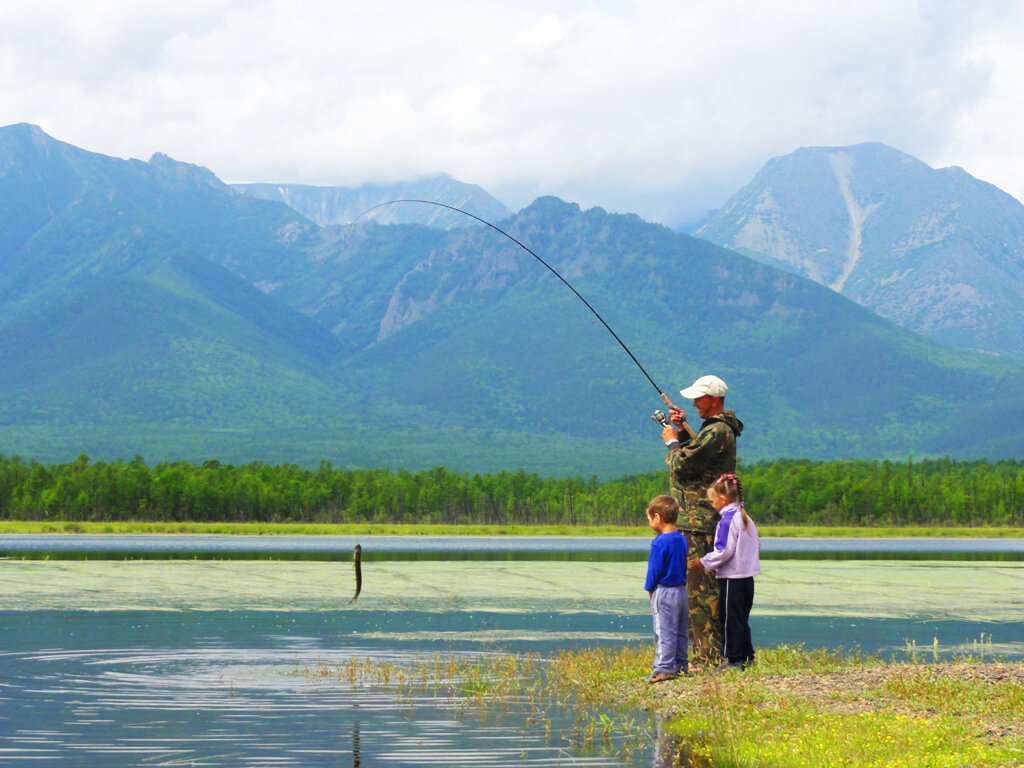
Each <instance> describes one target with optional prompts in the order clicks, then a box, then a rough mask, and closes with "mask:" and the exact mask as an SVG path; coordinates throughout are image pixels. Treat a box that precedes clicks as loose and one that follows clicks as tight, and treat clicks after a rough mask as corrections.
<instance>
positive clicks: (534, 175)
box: [0, 0, 1024, 223]
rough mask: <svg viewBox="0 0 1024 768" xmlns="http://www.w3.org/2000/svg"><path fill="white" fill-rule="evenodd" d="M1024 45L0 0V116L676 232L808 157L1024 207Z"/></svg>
mask: <svg viewBox="0 0 1024 768" xmlns="http://www.w3.org/2000/svg"><path fill="white" fill-rule="evenodd" d="M1022 42H1024V21H1022V19H1021V17H1020V14H1019V13H1018V12H1017V11H1016V10H1015V6H1014V5H1012V4H1009V3H1002V2H989V3H976V4H965V3H957V2H947V3H937V2H926V1H925V0H917V1H912V0H895V1H894V0H886V1H885V2H882V1H881V0H879V1H873V0H868V1H867V2H861V3H855V4H840V3H838V2H836V3H822V2H820V1H819V2H805V1H803V0H780V2H776V3H771V4H767V3H755V2H738V1H736V0H731V1H730V0H724V1H723V0H719V1H718V2H711V1H710V0H699V1H698V2H686V3H679V2H678V1H675V2H664V1H662V0H649V1H643V2H634V3H631V4H626V3H612V2H607V3H602V2H568V1H565V2H553V3H552V2H546V3H538V2H521V3H515V4H512V3H476V4H467V3H461V2H452V1H451V0H440V1H439V2H435V3H432V4H429V5H427V4H422V3H413V2H384V3H376V4H369V3H353V2H343V3H337V4H325V3H319V2H313V1H312V0H290V1H288V2H286V1H285V0H261V1H257V2H240V1H239V0H220V1H219V2H210V0H204V2H201V3H200V2H196V1H194V0H189V1H188V2H176V3H174V4H173V5H172V4H171V3H149V4H147V3H140V2H137V0H136V1H134V2H127V1H121V0H116V1H115V0H106V1H105V2H99V3H90V4H86V5H83V4H80V3H78V4H76V3H71V2H63V1H59V0H49V1H48V2H42V3H33V4H28V3H20V4H17V5H15V4H13V2H11V0H0V124H6V123H12V122H21V121H28V122H35V123H38V124H40V125H41V126H42V127H43V128H44V129H45V130H47V131H48V132H50V133H51V134H53V135H54V136H56V137H57V138H60V139H63V140H65V141H69V142H71V143H74V144H77V145H79V146H83V147H85V148H87V149H92V150H96V151H100V152H105V153H107V154H113V155H118V156H135V157H148V156H149V154H151V153H152V152H154V151H163V152H167V153H168V154H170V155H172V156H174V157H177V158H179V159H182V160H187V161H190V162H196V163H200V164H203V165H206V166H208V167H210V168H211V169H212V170H213V171H214V172H216V173H217V174H218V175H219V176H221V177H222V178H224V179H225V180H228V181H290V182H301V183H319V184H333V183H337V184H358V183H362V182H365V181H385V180H395V179H400V178H406V177H410V176H414V175H419V174H423V173H430V172H434V171H440V170H443V171H447V172H449V173H451V174H452V175H454V176H456V177H457V178H460V179H463V180H465V181H472V182H475V183H479V184H481V185H483V186H484V187H485V188H487V189H489V190H490V191H492V192H494V193H495V194H497V195H498V196H499V197H502V198H503V199H505V201H506V202H507V203H509V204H510V205H513V206H519V205H523V204H526V203H527V202H529V200H530V199H532V197H533V196H535V195H539V194H556V195H559V196H562V197H565V198H567V199H571V200H576V201H579V202H581V203H582V204H585V205H603V206H605V207H607V208H609V209H612V210H619V211H626V210H632V211H637V212H639V213H641V214H642V215H645V216H647V217H649V218H656V219H660V220H663V221H666V222H668V223H676V222H677V221H680V220H683V219H685V218H687V217H688V216H692V215H695V214H696V213H699V212H700V211H702V210H704V209H706V208H710V207H714V206H716V205H718V204H720V203H721V202H722V201H723V200H724V198H725V197H726V196H727V195H728V194H729V193H731V192H733V191H735V189H736V188H738V187H739V186H740V185H742V184H744V183H745V182H746V181H748V180H749V178H750V177H751V176H752V175H753V173H754V172H755V171H756V170H757V169H758V168H759V167H760V166H761V165H762V164H763V163H764V162H765V161H766V160H767V159H768V158H769V157H770V156H773V155H778V154H784V153H787V152H790V151H792V150H793V149H795V148H796V147H798V146H804V145H811V144H831V145H839V144H848V143H855V142H860V141H869V140H876V141H883V142H885V143H888V144H891V145H893V146H895V147H897V148H898V149H901V150H903V151H906V152H909V153H911V154H914V155H916V156H918V157H920V158H921V159H923V160H925V161H926V162H931V163H936V162H940V161H941V163H942V164H949V163H955V164H959V165H962V166H964V167H965V168H967V170H969V171H971V172H972V173H974V174H975V175H978V176H980V177H981V178H985V179H986V180H989V181H992V182H993V183H996V184H999V185H1000V186H1003V187H1004V188H1007V189H1010V191H1013V192H1015V193H1016V194H1020V191H1021V190H1020V186H1021V184H1020V183H1019V182H1017V181H1016V180H1015V179H1021V178H1024V176H1022V175H1021V173H1020V171H1021V170H1022V169H1021V167H1020V165H1019V164H1018V161H1017V160H1016V156H1017V155H1016V153H1015V152H1014V149H1015V148H1014V147H1013V146H1012V142H1013V137H1012V136H1011V135H1010V134H1009V132H1008V131H1006V130H1005V126H1010V125H1014V124H1016V123H1017V122H1018V120H1017V119H1016V118H1018V116H1019V113H1020V111H1021V109H1024V108H1022V107H1021V106H1020V105H1021V104H1024V101H1022V99H1021V98H1020V96H1021V95H1024V94H1021V92H1020V91H1021V89H1022V87H1021V86H1020V85H1019V84H1018V81H1019V78H1016V77H1014V75H1015V73H1016V72H1019V71H1020V69H1021V67H1020V64H1021V63H1024V62H1022V61H1021V58H1022V54H1021V49H1022V47H1024V46H1022ZM1011 174H1012V178H1011Z"/></svg>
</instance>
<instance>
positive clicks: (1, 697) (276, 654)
mask: <svg viewBox="0 0 1024 768" xmlns="http://www.w3.org/2000/svg"><path fill="white" fill-rule="evenodd" d="M128 629H129V627H127V626H125V625H116V624H115V625H112V626H111V627H110V634H111V639H112V640H113V641H114V642H117V641H119V640H120V641H123V640H125V639H126V638H125V637H124V635H125V634H126V632H125V630H128ZM469 655H472V654H469ZM351 658H352V657H351V655H350V652H349V651H347V650H345V649H340V648H316V649H311V648H309V647H308V644H305V643H304V644H299V645H296V646H290V644H289V643H284V644H283V646H282V647H279V648H251V647H250V648H224V647H218V648H162V649H160V650H148V649H139V648H121V649H111V650H92V651H83V650H45V651H30V652H19V653H4V654H2V655H0V679H3V680H4V683H3V686H2V687H0V702H2V704H3V706H2V707H0V712H2V715H0V755H2V761H3V762H7V761H24V760H41V761H45V764H47V765H61V764H66V765H103V766H111V767H114V768H116V767H117V766H129V765H131V766H135V765H139V764H140V763H142V764H146V765H204V766H235V765H245V766H271V765H273V766H327V765H330V766H338V765H348V764H351V765H353V766H361V765H362V764H364V763H365V764H366V765H396V766H403V765H409V766H414V765H431V766H436V765H459V764H467V765H481V766H494V767H495V768H499V767H503V766H541V765H556V764H560V763H565V764H569V763H571V764H572V765H585V766H622V765H627V764H643V763H633V762H630V763H624V762H622V761H621V760H620V759H618V758H617V757H614V756H607V755H604V756H602V755H594V754H585V753H579V752H575V751H574V750H573V749H572V747H571V744H570V740H569V732H570V730H571V724H572V717H571V713H569V712H568V711H567V710H558V709H555V710H551V711H549V712H548V713H547V717H549V718H552V720H553V729H552V737H551V738H548V737H546V736H545V735H544V734H543V733H541V732H539V729H537V728H532V729H531V728H530V727H525V726H524V722H525V721H526V719H527V712H526V709H525V707H526V704H525V702H517V701H515V700H512V701H510V702H507V703H506V704H505V705H504V706H503V707H502V709H501V710H500V711H488V712H478V711H475V710H474V709H473V707H472V705H471V704H468V703H467V701H466V700H462V699H458V698H448V697H446V696H444V695H441V696H440V697H438V696H436V695H435V694H433V693H432V692H430V691H429V690H427V686H426V685H423V686H420V687H412V688H409V689H407V690H403V691H401V692H399V691H398V690H397V689H396V686H395V685H388V684H382V683H380V682H379V681H367V680H365V679H358V680H354V681H353V680H348V679H346V678H344V677H343V676H341V675H331V676H328V677H320V676H318V675H314V676H310V675H308V674H306V673H305V670H308V669H310V668H318V667H319V666H321V665H324V666H325V668H332V667H334V666H335V665H337V666H338V667H340V666H341V665H343V664H345V662H346V661H348V660H349V659H351ZM376 658H384V659H387V660H388V661H389V662H390V663H393V664H396V665H398V666H399V667H402V666H406V667H409V668H412V667H413V666H414V665H416V664H418V663H420V662H421V661H422V660H423V659H424V655H423V654H421V653H415V652H402V651H387V650H385V649H378V650H377V652H376ZM399 693H400V695H399ZM367 718H369V720H367ZM367 722H369V724H370V725H369V727H366V724H367ZM638 759H641V758H640V757H639V756H638Z"/></svg>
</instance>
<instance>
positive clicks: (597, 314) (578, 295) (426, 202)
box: [349, 199, 675, 423]
mask: <svg viewBox="0 0 1024 768" xmlns="http://www.w3.org/2000/svg"><path fill="white" fill-rule="evenodd" d="M395 203H423V204H424V205H436V206H437V207H438V208H447V209H448V210H449V211H455V212H456V213H461V214H462V215H463V216H468V217H469V218H471V219H475V220H476V221H479V222H480V223H481V224H486V225H487V226H488V227H490V228H491V229H493V230H494V231H495V232H498V233H499V234H502V235H504V236H505V237H507V238H508V239H509V240H511V241H512V242H513V243H515V244H516V245H518V246H519V247H520V248H522V249H523V250H524V251H526V252H527V253H528V254H530V255H531V256H533V258H535V259H536V260H537V261H539V262H540V263H541V264H543V265H544V266H545V267H547V268H548V271H550V272H551V274H553V275H554V276H555V277H557V278H558V279H559V280H561V281H562V283H563V285H565V287H566V288H568V289H569V290H570V291H572V292H573V294H575V296H576V298H577V299H579V300H580V301H582V302H583V304H584V305H585V306H586V308H587V309H589V310H590V311H591V312H592V313H593V315H594V317H596V318H597V319H598V320H600V321H601V325H603V326H604V327H605V328H606V329H607V331H608V333H610V334H611V335H612V338H614V339H615V340H616V341H617V342H618V343H619V346H620V347H622V349H623V350H625V352H626V354H627V355H629V359H630V360H632V361H633V362H634V363H635V364H636V367H637V368H639V369H640V372H641V373H642V374H643V375H644V376H645V377H646V378H647V380H648V381H649V382H651V386H652V387H654V389H655V391H657V393H658V395H659V396H660V397H661V399H662V400H663V401H664V402H665V405H667V406H668V407H669V408H675V406H674V405H672V403H671V402H670V401H669V399H668V395H666V394H665V393H664V392H663V391H662V389H661V387H659V386H658V385H657V384H655V383H654V379H652V378H651V376H650V374H649V373H647V371H646V369H645V368H644V367H643V366H642V365H641V364H640V361H639V360H637V359H636V355H634V354H633V353H632V352H631V351H630V349H629V347H627V346H626V343H625V342H624V341H623V340H622V339H620V338H619V334H617V333H616V332H615V331H613V330H612V327H611V326H610V325H608V323H607V322H605V319H604V318H603V317H601V313H600V312H598V311H597V310H596V309H594V308H593V307H592V306H591V305H590V302H589V301H587V300H586V299H585V298H583V295H582V294H581V293H580V292H579V291H577V290H576V289H575V288H574V287H573V286H572V284H571V283H570V282H569V281H568V280H566V279H565V278H564V277H562V276H561V275H560V274H558V271H557V270H556V269H555V268H554V267H552V266H551V265H550V264H548V263H547V262H546V261H544V259H542V258H541V257H540V256H538V255H537V254H536V253H534V251H533V250H531V249H530V248H528V247H527V246H526V245H524V244H523V243H522V242H520V241H519V240H517V239H516V238H514V237H513V236H512V235H510V234H509V233H508V232H506V231H505V230H503V229H502V228H501V227H498V226H496V225H494V224H492V223H491V222H489V221H487V220H486V219H481V218H480V217H479V216H476V215H474V214H472V213H470V212H469V211H464V210H463V209H462V208H456V207H455V206H454V205H448V204H447V203H439V202H437V201H436V200H414V199H403V200H386V201H384V202H383V203H377V205H374V206H371V207H370V208H367V209H366V210H365V211H363V212H362V213H360V214H359V215H358V216H356V217H355V218H354V219H352V221H351V222H350V223H349V226H352V225H354V224H355V223H356V222H357V221H359V220H360V219H361V218H363V216H365V215H366V214H368V213H369V212H370V211H373V210H376V209H377V208H382V207H383V206H385V205H394V204H395ZM658 413H660V411H655V414H658ZM654 418H655V421H658V422H659V423H661V422H660V420H659V419H657V418H656V416H655V417H654Z"/></svg>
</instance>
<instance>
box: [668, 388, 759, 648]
mask: <svg viewBox="0 0 1024 768" xmlns="http://www.w3.org/2000/svg"><path fill="white" fill-rule="evenodd" d="M728 389H729V388H728V387H727V386H726V385H725V382H724V381H722V380H721V379H720V378H718V377H717V376H701V377H700V378H699V379H697V380H696V381H695V382H693V384H692V385H691V386H689V387H687V388H686V389H683V390H680V392H679V394H681V395H682V396H683V397H685V398H687V399H688V400H693V407H694V408H696V409H697V415H699V416H700V417H701V418H702V419H703V420H704V423H703V424H701V427H700V429H699V430H698V431H697V432H696V434H694V432H693V430H692V429H691V428H690V426H689V424H687V422H686V413H685V412H683V411H682V410H681V409H680V408H676V407H675V406H672V407H670V408H669V420H670V421H671V422H672V424H674V425H675V426H671V425H669V426H666V427H665V428H664V429H663V430H662V433H661V437H662V439H663V440H664V441H665V445H666V446H667V447H668V453H667V455H666V456H665V463H666V464H667V465H668V468H669V485H670V490H669V492H670V493H671V494H672V497H673V498H674V499H675V500H676V501H678V502H679V503H680V504H682V505H683V514H682V515H680V517H679V522H678V527H679V530H680V531H682V533H683V535H684V536H686V541H687V544H688V549H689V556H690V558H691V559H690V563H691V566H690V567H689V568H688V570H687V574H686V588H687V593H688V595H689V601H690V629H689V632H690V649H691V654H692V657H691V658H692V659H693V660H694V661H697V662H698V663H702V664H707V665H710V666H713V665H715V664H717V663H718V661H719V659H718V655H719V649H720V648H721V647H722V637H721V633H722V629H721V626H720V625H719V622H718V584H717V582H716V580H715V577H714V576H713V575H710V574H709V573H708V572H707V571H705V570H704V569H702V568H696V567H693V565H692V564H693V563H694V559H699V558H701V557H703V556H704V555H706V554H707V553H708V552H710V551H712V550H713V549H714V537H715V527H716V525H717V523H718V513H717V512H716V511H715V509H714V507H712V506H711V503H710V502H709V501H708V499H707V496H706V495H705V492H706V491H707V488H708V486H709V485H711V483H713V482H714V481H715V478H717V477H718V476H719V475H723V474H726V473H730V472H733V471H735V469H736V438H737V437H739V435H740V433H741V432H742V431H743V422H741V421H740V420H739V419H737V418H736V414H735V413H734V412H733V411H727V410H725V393H726V391H727V390H728ZM679 430H682V431H683V432H684V434H680V432H679Z"/></svg>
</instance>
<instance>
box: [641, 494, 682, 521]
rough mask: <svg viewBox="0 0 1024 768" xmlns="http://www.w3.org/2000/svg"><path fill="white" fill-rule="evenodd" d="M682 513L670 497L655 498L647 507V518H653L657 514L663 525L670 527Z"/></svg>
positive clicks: (680, 507)
mask: <svg viewBox="0 0 1024 768" xmlns="http://www.w3.org/2000/svg"><path fill="white" fill-rule="evenodd" d="M682 511H683V508H682V506H681V505H680V504H679V502H678V501H676V500H675V499H673V498H672V497H671V496H655V497H654V498H653V499H651V503H650V504H648V505H647V517H654V515H655V514H657V515H658V517H660V518H661V521H662V522H663V523H671V524H672V525H675V522H676V520H678V519H679V513H680V512H682Z"/></svg>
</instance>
